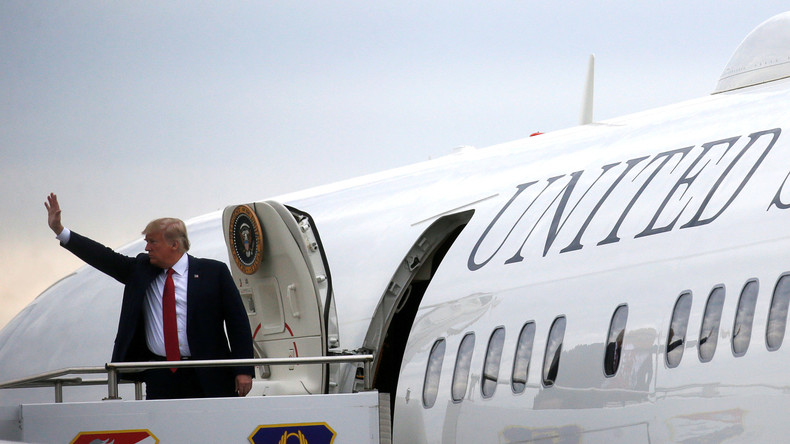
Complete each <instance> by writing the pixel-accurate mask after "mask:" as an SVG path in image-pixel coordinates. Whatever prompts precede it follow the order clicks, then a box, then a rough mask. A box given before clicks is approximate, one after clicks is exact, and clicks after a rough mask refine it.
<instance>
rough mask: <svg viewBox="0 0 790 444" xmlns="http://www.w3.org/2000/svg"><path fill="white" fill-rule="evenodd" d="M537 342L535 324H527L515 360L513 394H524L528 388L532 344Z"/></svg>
mask: <svg viewBox="0 0 790 444" xmlns="http://www.w3.org/2000/svg"><path fill="white" fill-rule="evenodd" d="M534 342H535V323H534V322H527V323H526V324H524V327H522V328H521V333H519V335H518V344H516V357H515V358H514V359H513V377H512V378H511V379H510V380H511V386H512V388H513V393H522V392H524V389H525V388H526V387H527V374H528V373H529V362H530V361H531V360H532V344H533V343H534Z"/></svg>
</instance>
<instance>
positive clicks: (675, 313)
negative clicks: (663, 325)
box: [666, 291, 691, 368]
mask: <svg viewBox="0 0 790 444" xmlns="http://www.w3.org/2000/svg"><path fill="white" fill-rule="evenodd" d="M690 312H691V292H688V291H687V292H685V293H683V294H681V295H680V296H679V297H678V300H677V302H675V309H674V310H672V321H670V324H669V334H668V335H667V353H666V360H667V367H669V368H673V367H677V366H678V364H680V358H682V357H683V348H684V347H683V344H684V343H685V342H686V329H687V328H688V323H689V313H690Z"/></svg>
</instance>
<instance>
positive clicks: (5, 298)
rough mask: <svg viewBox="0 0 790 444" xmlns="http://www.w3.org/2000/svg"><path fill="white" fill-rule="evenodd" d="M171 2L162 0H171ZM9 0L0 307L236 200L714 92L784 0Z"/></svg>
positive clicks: (1, 124) (16, 306)
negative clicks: (590, 114) (56, 205)
mask: <svg viewBox="0 0 790 444" xmlns="http://www.w3.org/2000/svg"><path fill="white" fill-rule="evenodd" d="M162 3H164V4H162ZM426 3H428V2H419V1H402V2H397V3H396V2H370V1H336V2H330V1H299V2H244V3H235V4H234V3H226V2H193V1H189V2H187V1H183V2H180V1H173V2H166V3H165V2H153V1H140V2H126V3H124V2H103V1H94V2H30V1H15V0H4V1H2V2H0V222H1V223H2V230H0V245H2V248H0V270H3V271H2V272H0V326H3V325H5V324H6V323H7V322H8V321H9V320H10V319H11V318H12V317H13V316H14V315H15V314H16V313H17V312H18V311H19V310H20V309H21V308H22V307H23V306H24V305H26V304H27V303H29V302H30V301H31V300H32V299H33V298H34V297H35V296H36V295H37V294H39V293H40V292H41V291H43V290H44V289H46V288H47V287H48V286H49V285H50V284H52V283H53V282H54V281H56V280H57V279H59V278H61V277H63V276H64V275H66V274H67V273H69V272H71V271H73V270H75V269H76V268H78V267H79V266H81V263H80V262H79V261H78V260H77V259H74V258H73V257H71V255H70V254H69V253H68V252H66V251H65V250H63V249H61V248H60V247H58V245H57V242H56V241H55V240H54V236H53V234H52V233H51V231H49V229H48V227H47V225H46V211H45V209H44V205H43V202H44V200H45V196H46V195H47V193H49V192H50V191H54V192H56V193H57V194H58V195H59V197H60V201H61V205H62V207H63V210H64V213H63V217H64V223H65V224H66V225H67V226H69V227H71V228H72V229H75V230H76V231H79V232H81V233H83V234H86V235H88V236H91V237H93V238H95V239H96V240H99V241H101V242H103V243H105V244H107V245H108V246H112V247H118V246H121V245H123V244H125V243H127V242H129V241H131V240H134V239H136V238H138V237H139V235H138V233H139V232H140V230H141V229H142V228H143V227H144V226H145V224H146V223H147V222H148V221H149V220H151V219H153V218H155V217H160V216H174V217H180V218H183V219H188V218H190V217H193V216H197V215H200V214H203V213H206V212H209V211H214V210H218V209H221V208H224V207H225V206H226V205H230V204H234V203H239V202H247V201H252V200H260V199H263V198H266V197H270V196H273V195H277V194H282V193H285V192H289V191H296V190H299V189H303V188H307V187H311V186H314V185H320V184H324V183H328V182H333V181H336V180H340V179H345V178H349V177H354V176H358V175H362V174H366V173H372V172H376V171H381V170H385V169H388V168H392V167H396V166H402V165H407V164H410V163H414V162H419V161H423V160H427V159H429V158H436V157H439V156H442V155H445V154H448V153H449V152H450V151H451V150H452V149H453V148H454V147H457V146H460V145H473V146H476V147H480V148H482V147H485V146H488V145H493V144H496V143H500V142H506V141H509V140H513V139H518V138H522V137H525V136H527V135H529V134H530V133H532V132H535V131H544V132H546V131H552V130H558V129H562V128H566V127H570V126H573V125H575V124H576V122H577V120H578V115H579V111H580V105H581V94H582V85H583V81H584V75H585V71H586V63H587V57H588V55H589V54H590V53H595V54H596V64H597V65H596V89H595V118H596V119H597V120H603V119H606V118H611V117H615V116H618V115H623V114H628V113H631V112H637V111H641V110H645V109H649V108H653V107H656V106H662V105H668V104H671V103H674V102H678V101H681V100H686V99H691V98H696V97H699V96H703V95H707V94H709V93H710V92H711V91H712V90H713V88H714V86H715V85H716V82H717V80H718V77H719V75H720V74H721V72H722V70H723V69H724V66H725V65H726V63H727V61H728V59H729V57H730V55H731V54H732V52H733V51H734V50H735V48H736V47H737V45H738V44H739V43H740V41H741V40H742V39H743V38H744V37H745V36H746V34H747V33H748V32H749V31H751V29H753V28H754V27H755V26H757V25H758V24H760V23H761V22H763V21H765V20H767V19H768V18H770V17H771V16H773V15H775V14H777V13H780V12H784V11H785V10H786V9H790V7H788V6H787V2H786V1H782V2H780V1H760V2H754V1H727V2H721V1H716V2H714V1H698V2H688V1H682V2H681V1H663V2H632V1H601V2H577V1H569V2H560V3H557V2H551V3H550V2H542V1H541V2H539V1H526V0H521V1H507V2H502V1H497V2H467V1H442V2H430V4H426Z"/></svg>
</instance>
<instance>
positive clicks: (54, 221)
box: [44, 193, 63, 236]
mask: <svg viewBox="0 0 790 444" xmlns="http://www.w3.org/2000/svg"><path fill="white" fill-rule="evenodd" d="M44 206H45V207H47V213H48V216H47V222H48V223H49V228H51V229H52V231H54V232H55V235H56V236H57V235H58V234H60V232H61V231H63V224H62V223H61V222H60V204H58V196H57V195H56V194H55V193H49V196H47V201H46V202H44Z"/></svg>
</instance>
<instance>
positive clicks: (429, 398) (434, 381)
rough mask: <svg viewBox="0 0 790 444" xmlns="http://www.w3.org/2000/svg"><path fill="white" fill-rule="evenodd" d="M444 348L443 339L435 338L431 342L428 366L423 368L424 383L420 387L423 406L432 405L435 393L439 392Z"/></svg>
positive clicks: (428, 406)
mask: <svg viewBox="0 0 790 444" xmlns="http://www.w3.org/2000/svg"><path fill="white" fill-rule="evenodd" d="M444 348H445V342H444V339H439V340H437V341H436V342H434V343H433V348H431V354H430V355H429V357H428V366H427V367H426V368H425V384H424V385H423V387H422V404H423V405H424V406H425V408H431V407H433V404H434V403H435V402H436V395H437V394H438V393H439V376H441V374H442V361H443V360H444Z"/></svg>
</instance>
